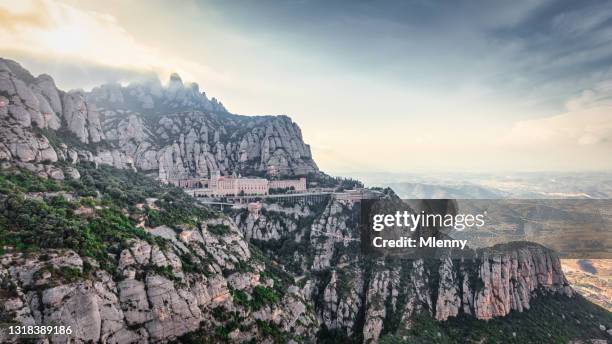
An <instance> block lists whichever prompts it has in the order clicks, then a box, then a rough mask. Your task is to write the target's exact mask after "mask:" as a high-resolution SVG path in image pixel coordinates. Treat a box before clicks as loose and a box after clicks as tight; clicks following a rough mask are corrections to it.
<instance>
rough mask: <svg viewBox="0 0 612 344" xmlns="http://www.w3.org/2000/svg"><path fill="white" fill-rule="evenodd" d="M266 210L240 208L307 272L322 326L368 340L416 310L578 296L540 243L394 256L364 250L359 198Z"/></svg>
mask: <svg viewBox="0 0 612 344" xmlns="http://www.w3.org/2000/svg"><path fill="white" fill-rule="evenodd" d="M282 213H284V214H285V216H282V215H280V214H282ZM263 214H264V215H260V216H261V217H260V218H259V219H258V220H256V221H252V220H249V219H250V218H251V217H252V215H248V216H247V215H244V213H242V215H240V213H239V214H238V215H236V216H237V217H236V222H237V223H238V226H239V228H240V229H241V230H242V231H243V232H244V233H245V235H246V236H247V237H249V238H253V239H257V242H259V243H261V242H269V243H277V244H268V245H267V246H266V245H263V246H264V247H272V249H269V250H268V252H269V253H270V254H271V255H273V256H274V257H275V258H276V259H278V260H279V261H281V262H282V263H283V264H285V266H288V267H290V268H292V269H294V271H295V272H296V273H297V274H303V277H302V280H301V283H303V284H304V285H305V287H304V289H305V291H306V293H307V296H308V297H309V298H312V299H313V300H317V301H316V302H315V309H316V313H317V315H318V320H319V322H320V323H321V325H323V326H325V328H327V329H328V330H337V331H341V332H343V333H346V334H347V335H348V336H359V337H360V338H362V340H363V341H364V342H376V341H378V339H379V337H380V335H381V333H383V332H387V333H388V332H389V331H399V330H402V329H409V328H410V327H411V323H412V319H413V318H414V317H415V316H416V315H417V314H427V315H429V316H431V317H432V318H434V319H436V320H438V321H445V320H448V319H449V318H452V317H457V316H459V315H464V316H470V317H474V318H476V319H481V320H488V319H492V318H494V317H503V316H506V315H508V314H509V313H510V312H523V311H526V310H529V308H530V305H531V302H532V300H533V299H535V298H538V297H539V296H545V295H562V296H563V297H568V298H571V297H573V296H574V292H573V290H572V289H571V287H570V286H569V284H568V282H567V280H566V279H565V277H564V275H563V272H562V270H561V266H560V263H559V259H558V257H557V256H556V255H555V254H554V252H552V251H550V250H548V249H546V248H544V247H542V246H540V245H537V244H531V243H512V244H507V245H499V246H496V247H492V248H489V249H483V250H480V251H477V252H476V254H475V255H474V257H472V258H469V259H461V260H457V259H450V258H445V259H441V260H437V259H433V258H432V259H419V260H390V261H388V260H384V259H372V258H370V257H366V256H362V255H361V253H360V251H359V233H358V231H357V227H356V219H355V217H356V216H358V205H356V204H353V203H350V202H347V201H337V200H328V201H326V202H325V203H324V204H314V203H311V204H309V205H304V204H302V205H290V204H287V205H285V207H282V206H279V205H277V204H275V205H264V209H263ZM244 216H246V217H244ZM274 219H279V220H278V221H275V220H274ZM280 219H284V220H282V221H281V220H280ZM300 219H302V221H300ZM303 219H307V220H308V219H309V220H308V221H303ZM296 223H301V224H305V223H307V224H308V227H307V228H299V226H297V227H296V225H295V224H296ZM305 238H309V240H305ZM281 242H282V246H280V247H279V246H278V245H279V244H280V243H281ZM293 245H295V246H293ZM286 247H295V250H293V251H289V252H288V250H287V249H285V248H286ZM288 253H290V254H288Z"/></svg>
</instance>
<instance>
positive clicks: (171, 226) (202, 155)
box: [0, 60, 612, 343]
mask: <svg viewBox="0 0 612 344" xmlns="http://www.w3.org/2000/svg"><path fill="white" fill-rule="evenodd" d="M0 124H1V125H0V131H1V132H0V134H1V137H0V161H1V163H0V286H1V288H0V323H16V324H21V325H34V324H37V325H43V324H44V325H50V324H56V325H64V326H70V327H71V329H72V330H73V331H74V332H73V333H72V334H71V335H70V342H76V343H85V342H94V343H168V342H178V343H203V342H212V343H218V342H264V343H309V342H319V343H330V342H352V343H377V342H381V343H432V342H437V343H463V342H508V341H514V342H519V343H529V342H531V343H543V342H555V343H559V342H563V343H567V342H570V341H576V340H604V341H605V340H609V339H610V337H611V336H612V331H610V328H611V327H612V316H611V314H610V312H608V311H606V310H604V309H602V308H600V307H598V306H596V305H593V304H591V303H589V302H588V301H586V300H585V299H584V298H582V297H581V296H580V295H578V294H576V293H575V291H574V289H573V288H572V287H571V286H570V285H569V283H568V281H567V279H566V277H565V275H564V274H563V271H562V269H561V264H560V261H559V259H558V257H557V255H556V254H555V253H554V252H553V251H551V250H550V249H547V248H545V247H543V246H541V245H538V244H533V243H527V242H515V243H509V244H504V245H497V246H494V247H489V248H482V249H478V250H473V251H470V252H471V253H472V254H470V255H466V256H465V257H464V258H463V259H451V258H450V257H449V256H441V257H437V258H429V259H411V260H409V259H384V258H377V257H373V256H368V255H364V254H362V252H361V250H360V232H359V216H360V214H361V209H360V203H359V202H354V201H351V200H349V199H342V198H336V197H332V196H328V197H316V198H312V199H308V198H305V199H302V200H299V201H296V202H291V201H287V200H283V199H271V200H266V201H265V202H262V207H261V209H260V211H253V210H252V209H250V208H249V207H248V206H247V205H237V206H236V207H233V208H231V209H225V210H224V211H218V210H214V209H212V208H210V207H209V206H206V205H202V204H200V203H198V202H197V201H196V200H194V199H193V198H192V197H190V196H188V195H187V194H186V193H184V192H183V190H181V189H179V188H176V187H174V186H172V185H170V184H166V183H164V182H165V181H166V180H168V179H171V178H188V177H196V176H206V175H207V174H208V172H209V171H211V170H214V171H216V170H219V171H222V172H223V173H225V174H228V173H232V172H236V173H243V174H246V175H262V174H265V173H266V171H267V170H268V168H270V167H271V166H274V168H278V169H279V170H280V171H281V173H283V174H286V175H292V176H295V175H304V174H308V178H309V179H312V180H313V181H315V182H317V183H319V185H325V186H330V187H336V188H338V189H342V188H344V186H345V184H347V185H348V184H351V185H353V184H355V183H356V182H355V181H350V180H344V181H343V180H339V179H334V178H331V177H328V176H326V175H325V174H324V173H323V172H321V171H319V170H318V169H317V166H316V164H315V162H314V161H313V160H312V157H311V156H310V149H309V147H308V145H306V144H305V143H304V142H303V140H302V136H301V133H300V130H299V127H298V126H297V125H296V124H295V123H293V122H292V121H291V120H290V119H289V118H288V117H285V116H261V117H247V116H238V115H234V114H230V113H228V112H227V111H226V109H225V107H224V106H223V105H222V104H221V103H220V102H219V101H216V100H214V99H210V100H209V99H208V97H207V96H206V95H205V94H203V93H201V92H200V91H199V89H198V87H197V86H194V85H185V84H183V82H182V81H181V80H180V78H179V77H178V76H176V75H173V76H172V77H171V80H170V82H169V84H168V85H167V86H162V85H160V84H159V83H158V82H149V83H142V84H133V85H128V86H125V87H124V86H121V85H104V86H100V87H98V88H94V89H93V90H92V91H91V92H81V91H71V92H64V91H61V90H58V89H57V88H56V87H55V85H54V83H53V80H52V79H51V78H50V77H49V76H45V75H41V76H38V77H34V76H32V75H31V74H30V73H29V72H27V71H26V70H25V69H23V68H22V67H20V66H19V65H18V64H17V63H15V62H13V61H9V60H2V61H1V63H0ZM377 191H378V192H379V194H380V195H381V197H383V198H386V199H391V200H397V196H396V195H395V194H394V193H393V191H391V190H390V189H385V190H382V189H381V190H377ZM0 341H1V342H9V343H11V342H18V340H17V339H15V338H14V337H11V336H10V335H7V333H6V332H4V333H2V334H0ZM67 341H68V336H66V335H54V336H51V338H50V340H49V342H51V343H65V342H67Z"/></svg>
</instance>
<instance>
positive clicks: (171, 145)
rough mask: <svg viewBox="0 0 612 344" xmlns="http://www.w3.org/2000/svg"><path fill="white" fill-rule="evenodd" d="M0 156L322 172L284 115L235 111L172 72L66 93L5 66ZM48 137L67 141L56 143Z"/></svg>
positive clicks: (186, 169) (169, 171) (157, 167)
mask: <svg viewBox="0 0 612 344" xmlns="http://www.w3.org/2000/svg"><path fill="white" fill-rule="evenodd" d="M0 119H1V120H2V126H1V130H2V138H1V141H0V159H2V160H18V161H21V162H30V163H40V162H43V161H57V160H58V159H59V160H69V161H72V162H75V161H78V160H85V161H95V162H96V163H102V164H109V165H112V166H115V167H118V168H137V169H139V170H142V171H145V172H148V173H149V174H151V175H153V176H156V177H158V178H160V179H172V178H189V177H198V176H200V177H207V176H208V174H209V172H210V171H211V170H214V171H221V173H223V174H230V173H232V172H236V173H243V174H262V173H265V172H266V171H267V170H268V169H269V168H271V167H273V168H274V169H275V170H276V171H278V172H280V173H283V174H287V175H297V174H300V175H304V174H308V173H311V172H315V171H317V166H316V164H315V163H314V161H313V159H312V156H311V152H310V147H309V146H308V145H307V144H305V143H304V142H303V139H302V133H301V131H300V128H299V127H298V126H297V125H296V124H295V123H294V122H293V121H291V119H290V118H289V117H287V116H258V117H247V116H238V115H233V114H230V113H229V112H228V111H227V110H226V109H225V107H224V106H223V104H221V103H220V102H219V101H217V100H216V99H215V98H212V99H208V97H207V96H206V94H205V93H203V92H200V90H199V86H198V85H197V84H188V85H185V84H183V82H182V80H181V79H180V77H179V76H178V75H172V76H171V78H170V81H169V83H168V85H167V86H162V85H161V83H160V82H159V81H158V80H156V81H149V82H145V83H142V84H131V85H129V86H126V87H123V86H121V85H119V84H109V85H103V86H100V87H96V88H94V89H93V90H92V91H91V92H83V91H70V92H64V91H61V90H59V89H57V87H56V86H55V83H54V81H53V79H52V78H51V77H50V76H48V75H41V76H38V77H34V76H32V75H31V74H30V73H29V72H28V71H27V70H25V69H23V68H22V67H21V66H20V65H19V64H17V63H16V62H14V61H10V60H5V59H0ZM51 136H59V137H61V138H62V140H60V141H63V142H65V143H66V144H67V146H65V147H60V146H59V145H56V146H55V147H53V145H52V143H53V142H51V143H50V142H49V141H50V140H51V141H54V140H53V137H51Z"/></svg>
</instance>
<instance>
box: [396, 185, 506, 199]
mask: <svg viewBox="0 0 612 344" xmlns="http://www.w3.org/2000/svg"><path fill="white" fill-rule="evenodd" d="M385 186H387V187H390V188H392V189H393V191H395V192H396V193H397V194H398V195H399V196H400V197H401V198H406V199H453V198H454V199H498V198H504V197H507V196H508V194H507V193H504V192H501V191H499V190H495V189H493V188H487V187H483V186H480V185H472V184H461V185H440V184H426V183H409V182H399V183H388V184H385Z"/></svg>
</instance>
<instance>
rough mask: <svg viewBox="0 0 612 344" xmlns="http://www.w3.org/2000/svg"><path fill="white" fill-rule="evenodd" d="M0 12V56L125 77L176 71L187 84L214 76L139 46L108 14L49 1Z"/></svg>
mask: <svg viewBox="0 0 612 344" xmlns="http://www.w3.org/2000/svg"><path fill="white" fill-rule="evenodd" d="M0 13H1V19H2V26H1V27H0V47H1V48H0V51H2V52H8V53H9V54H10V55H16V56H25V57H26V58H27V59H28V60H32V61H55V62H56V64H61V65H63V66H62V67H61V68H63V69H64V70H67V69H69V68H70V67H71V66H73V65H77V66H80V67H79V68H80V69H93V70H97V71H101V70H107V71H109V72H110V73H112V72H115V73H118V74H119V75H127V76H129V75H131V76H133V75H138V74H151V73H156V74H159V75H160V76H162V77H167V76H168V75H169V74H170V73H172V72H175V71H178V72H179V73H181V74H182V75H183V76H184V77H186V78H188V79H195V78H204V77H206V78H211V77H218V75H217V74H215V73H213V72H212V71H211V70H210V69H209V68H207V67H206V66H205V65H203V64H200V63H194V62H192V61H188V60H185V59H181V58H178V57H176V56H173V55H171V54H168V52H166V51H163V49H158V48H156V47H153V46H149V45H145V44H142V43H141V42H140V41H139V40H137V39H136V38H135V37H134V36H133V35H131V34H130V33H129V32H127V31H126V30H125V29H124V28H123V27H122V26H121V25H120V24H119V23H118V22H117V21H116V19H115V17H113V16H111V15H108V14H104V13H99V12H95V11H90V10H83V9H80V8H76V7H73V6H71V5H67V4H65V3H62V2H58V1H53V0H35V1H23V2H21V3H19V5H18V6H15V2H14V1H8V2H6V1H1V2H0ZM94 75H95V73H94ZM81 86H86V85H81ZM87 86H91V85H87Z"/></svg>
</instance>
